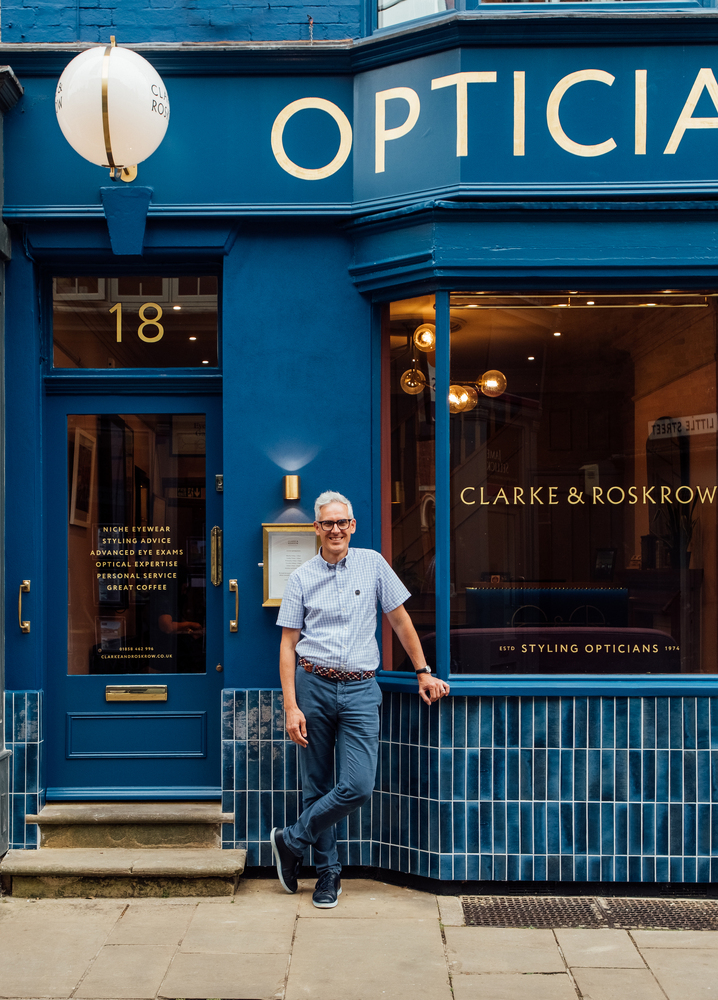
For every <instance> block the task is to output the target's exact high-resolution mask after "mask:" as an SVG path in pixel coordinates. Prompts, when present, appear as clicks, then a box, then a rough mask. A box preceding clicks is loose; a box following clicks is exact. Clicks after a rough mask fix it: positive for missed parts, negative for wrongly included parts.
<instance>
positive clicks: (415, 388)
mask: <svg viewBox="0 0 718 1000" xmlns="http://www.w3.org/2000/svg"><path fill="white" fill-rule="evenodd" d="M399 384H400V385H401V387H402V389H403V390H404V392H406V393H408V394H409V395H410V396H418V395H419V393H420V392H423V391H424V386H425V385H426V376H425V375H424V373H423V372H420V371H419V369H418V368H409V369H407V371H405V372H404V374H403V375H402V376H401V379H400V380H399Z"/></svg>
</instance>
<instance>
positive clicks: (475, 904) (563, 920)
mask: <svg viewBox="0 0 718 1000" xmlns="http://www.w3.org/2000/svg"><path fill="white" fill-rule="evenodd" d="M461 903H462V905H463V907H464V919H465V920H466V923H467V925H469V926H470V927H608V923H607V921H606V917H605V916H604V914H603V912H602V911H601V908H600V906H599V905H598V903H597V901H596V900H595V898H594V897H593V896H462V899H461Z"/></svg>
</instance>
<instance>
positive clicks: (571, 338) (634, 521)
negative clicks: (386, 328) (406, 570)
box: [390, 291, 718, 675]
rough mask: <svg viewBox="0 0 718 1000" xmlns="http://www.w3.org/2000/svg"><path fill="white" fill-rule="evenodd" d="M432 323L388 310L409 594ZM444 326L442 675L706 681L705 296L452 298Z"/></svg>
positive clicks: (397, 532)
mask: <svg viewBox="0 0 718 1000" xmlns="http://www.w3.org/2000/svg"><path fill="white" fill-rule="evenodd" d="M431 313H432V305H431V301H430V300H428V299H414V300H411V301H404V302H400V303H396V304H394V305H393V306H392V307H391V331H390V337H391V350H392V361H391V408H390V409H391V424H392V441H391V455H392V480H394V477H396V479H397V482H394V481H392V484H391V489H392V491H393V493H392V499H393V500H395V502H394V503H392V507H391V509H392V515H391V516H392V524H393V526H394V531H393V549H392V558H393V560H394V564H395V567H398V570H399V571H400V572H401V570H402V569H403V564H402V563H401V562H398V560H400V559H401V558H402V557H403V558H404V559H405V560H406V562H407V565H412V564H415V565H416V564H418V565H419V566H421V568H422V572H423V576H422V579H421V580H419V581H416V580H412V579H409V578H408V577H407V578H405V579H406V583H407V586H409V588H410V589H411V590H412V593H418V594H419V595H420V594H421V593H422V592H423V591H424V590H425V589H426V586H427V574H428V573H429V572H430V571H429V563H430V560H431V555H430V556H429V561H428V562H427V561H426V560H424V561H423V562H422V561H421V559H419V558H418V557H417V556H415V555H414V553H416V552H417V551H418V550H419V549H421V544H422V540H423V537H422V531H424V530H425V527H424V523H423V520H422V513H421V511H422V503H429V502H430V501H424V496H426V495H428V492H429V491H427V490H425V491H424V494H423V495H422V493H421V486H422V484H423V482H424V480H425V479H427V478H428V477H427V475H426V474H425V473H424V474H422V473H420V472H419V467H420V464H421V461H422V458H421V455H422V448H425V447H426V445H425V444H424V442H423V440H422V435H421V432H420V430H421V428H422V427H423V426H424V425H426V426H427V427H428V426H429V419H430V417H431V415H432V412H433V410H434V409H435V406H436V405H437V404H436V402H435V400H434V395H436V396H437V398H440V396H442V395H443V393H440V392H439V389H438V388H437V390H436V393H435V392H434V391H433V390H432V388H431V385H432V383H433V380H434V378H435V377H436V371H435V369H434V367H433V362H432V357H435V355H432V354H431V353H426V352H421V351H418V350H416V347H415V346H413V345H414V344H415V341H416V339H417V337H418V336H419V334H415V333H414V330H415V329H416V328H418V327H420V325H421V324H422V323H425V322H426V321H427V320H431V322H432V329H433V328H434V326H435V325H436V319H435V318H433V319H432V317H431ZM449 324H450V330H451V333H450V340H451V355H450V357H451V360H450V370H449V371H448V372H447V373H446V378H445V381H446V382H447V385H446V387H445V388H446V392H447V395H448V401H447V404H446V405H447V406H448V409H449V421H448V423H449V432H448V436H449V440H448V442H445V444H446V447H444V448H441V447H439V446H438V445H437V453H441V454H444V455H446V463H445V467H442V465H441V463H439V464H437V466H436V470H435V478H436V480H437V481H438V480H440V479H441V477H442V476H446V477H448V484H449V495H450V512H449V517H450V539H451V541H450V553H449V559H448V561H447V563H448V565H449V567H450V568H449V572H448V574H447V578H446V579H439V580H437V582H436V590H437V592H438V593H439V600H441V599H444V600H446V601H447V602H449V604H450V622H451V624H450V639H449V646H450V658H451V669H452V671H453V672H455V673H458V674H494V675H497V674H498V675H501V674H536V673H540V674H561V673H571V674H576V673H591V674H611V673H614V674H615V673H634V674H636V673H640V674H675V673H715V672H716V671H717V670H718V663H717V661H716V636H717V633H718V605H717V599H718V580H717V574H716V568H717V558H718V551H717V539H716V506H717V504H718V485H717V484H718V478H717V474H716V472H717V470H716V428H717V426H718V424H717V418H716V409H717V407H716V324H715V298H714V296H713V295H687V294H686V295H683V294H679V293H676V292H667V291H666V292H663V293H660V294H656V293H651V294H644V295H616V296H610V295H606V294H595V295H589V294H583V293H581V294H579V293H575V292H572V293H570V294H565V295H560V296H547V295H523V296H521V295H514V296H496V295H490V294H480V293H475V292H469V293H465V294H458V293H456V294H452V295H451V297H450V317H449ZM412 368H415V369H416V370H417V371H418V372H419V373H420V377H418V376H413V379H414V381H418V382H419V383H421V382H422V380H423V382H425V383H426V385H422V388H421V389H420V391H419V392H418V393H417V394H415V395H410V394H407V392H405V391H404V388H402V385H401V381H400V379H401V375H402V374H403V371H404V370H411V369H412ZM438 384H439V385H440V384H441V383H440V382H439V383H438ZM420 414H421V415H423V417H424V421H423V423H422V420H421V418H420V416H419V415H420ZM410 415H411V416H410ZM412 416H413V421H414V423H413V425H412V427H415V428H416V431H414V433H413V436H411V435H409V436H407V434H406V431H405V430H404V427H405V425H406V424H407V423H411V420H412ZM431 426H432V428H433V423H432V425H431ZM402 435H403V436H402ZM433 447H434V444H433V439H432V443H431V448H432V454H433ZM423 454H425V452H424V453H423ZM423 509H424V512H425V507H424V508H423ZM429 537H430V536H429ZM429 548H430V546H429ZM413 600H416V599H415V598H413ZM418 610H422V613H423V609H418ZM421 624H424V623H423V622H421ZM424 645H425V648H426V651H427V654H428V655H429V658H431V657H432V656H435V655H436V652H437V651H436V649H435V646H436V638H435V633H433V632H431V630H430V627H429V623H428V621H427V622H426V627H425V629H424ZM395 666H396V663H395Z"/></svg>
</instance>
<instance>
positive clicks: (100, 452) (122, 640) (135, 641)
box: [67, 413, 206, 674]
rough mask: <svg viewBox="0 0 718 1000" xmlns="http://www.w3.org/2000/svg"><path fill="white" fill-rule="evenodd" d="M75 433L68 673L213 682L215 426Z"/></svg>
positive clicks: (150, 423) (77, 426)
mask: <svg viewBox="0 0 718 1000" xmlns="http://www.w3.org/2000/svg"><path fill="white" fill-rule="evenodd" d="M67 421H68V422H67V434H68V437H67V445H68V514H69V517H68V520H69V526H68V539H67V544H68V660H67V662H68V673H70V674H167V673H203V672H204V670H205V621H206V613H205V612H206V552H205V538H206V530H205V522H206V517H205V506H206V494H205V490H206V476H205V451H206V449H205V423H206V421H205V415H204V414H202V413H199V414H198V413H190V414H187V413H182V414H168V413H163V414H136V413H133V414H127V413H123V414H109V413H102V414H82V415H80V414H73V415H71V416H69V417H68V418H67Z"/></svg>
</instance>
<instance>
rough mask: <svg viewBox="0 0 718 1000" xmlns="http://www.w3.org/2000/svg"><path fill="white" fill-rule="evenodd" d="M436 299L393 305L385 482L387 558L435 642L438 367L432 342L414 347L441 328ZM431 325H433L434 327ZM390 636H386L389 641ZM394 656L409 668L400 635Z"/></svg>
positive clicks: (422, 629)
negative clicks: (421, 333)
mask: <svg viewBox="0 0 718 1000" xmlns="http://www.w3.org/2000/svg"><path fill="white" fill-rule="evenodd" d="M434 311H435V310H434V297H433V296H430V295H427V296H425V297H423V298H420V299H407V300H405V301H403V302H395V303H393V304H392V305H391V308H390V316H389V331H388V346H389V352H390V391H391V419H390V431H389V433H390V443H389V442H386V444H387V445H388V446H389V447H390V449H391V475H390V481H389V482H388V483H385V497H386V499H387V505H388V511H387V516H388V517H390V518H391V535H390V543H389V544H390V550H389V552H386V551H385V553H384V555H385V557H386V558H388V560H389V562H390V563H391V564H392V566H393V568H394V570H395V571H396V573H397V574H398V575H399V577H400V578H401V579H402V581H403V582H404V584H405V586H406V587H407V588H408V589H409V590H410V591H411V595H412V596H411V597H410V599H409V600H408V601H407V604H406V608H407V610H408V611H409V613H410V614H411V617H412V620H413V622H414V625H415V627H416V629H417V631H418V633H419V636H420V637H421V638H424V637H428V641H429V643H431V642H432V641H433V636H434V632H435V629H436V580H435V576H436V531H435V513H436V501H435V496H436V485H435V413H434V411H435V391H434V380H435V362H436V356H435V352H434V351H433V350H429V351H426V350H423V348H425V347H427V346H428V347H430V348H431V346H432V344H431V339H430V338H429V341H428V342H427V343H423V342H421V348H422V349H421V350H420V349H419V348H417V346H416V343H415V340H414V331H415V330H417V329H424V328H425V329H426V330H427V331H428V332H429V334H431V331H432V330H433V329H434V326H433V324H434V323H435V315H434ZM427 324H428V326H427ZM386 638H388V634H387V635H385V640H386ZM392 653H393V655H392V656H391V657H389V656H387V655H386V647H385V652H384V658H383V666H384V669H391V667H392V664H393V666H394V667H395V668H396V669H401V668H402V667H404V666H406V665H407V664H406V663H405V653H404V652H403V650H402V647H401V645H400V644H399V642H398V640H397V639H396V637H395V636H393V649H392Z"/></svg>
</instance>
